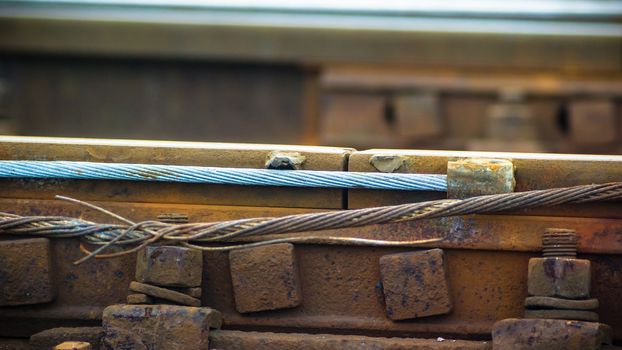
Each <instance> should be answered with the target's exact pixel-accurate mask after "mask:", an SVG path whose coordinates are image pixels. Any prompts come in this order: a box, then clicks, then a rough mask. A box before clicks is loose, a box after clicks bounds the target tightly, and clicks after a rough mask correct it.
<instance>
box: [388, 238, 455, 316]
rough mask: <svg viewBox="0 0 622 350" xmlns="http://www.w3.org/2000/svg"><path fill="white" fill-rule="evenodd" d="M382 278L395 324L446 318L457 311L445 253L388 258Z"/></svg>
mask: <svg viewBox="0 0 622 350" xmlns="http://www.w3.org/2000/svg"><path fill="white" fill-rule="evenodd" d="M380 275H381V279H382V289H383V292H384V300H385V304H386V305H385V306H386V312H387V316H388V317H389V318H390V319H392V320H405V319H410V318H418V317H426V316H433V315H442V314H446V313H449V312H450V311H451V309H452V307H453V303H452V300H451V295H450V291H449V283H448V281H447V270H446V269H445V255H444V253H443V250H442V249H430V250H425V251H419V252H409V253H399V254H391V255H385V256H383V257H381V258H380Z"/></svg>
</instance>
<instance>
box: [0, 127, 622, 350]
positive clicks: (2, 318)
mask: <svg viewBox="0 0 622 350" xmlns="http://www.w3.org/2000/svg"><path fill="white" fill-rule="evenodd" d="M0 141H1V142H0V158H1V159H46V160H51V159H54V160H86V161H108V162H137V163H140V162H143V163H162V164H188V165H205V166H228V167H235V166H240V167H255V168H263V167H265V164H266V159H268V158H269V157H270V154H271V153H272V152H273V151H277V150H278V151H289V152H298V153H300V154H303V155H304V156H305V158H306V160H305V162H304V163H302V168H304V169H308V170H345V169H350V170H351V171H378V170H377V169H376V168H375V167H374V166H373V165H372V164H371V163H370V160H371V157H373V156H374V155H378V154H380V155H383V156H390V157H393V156H399V157H402V160H403V162H400V163H399V166H398V167H396V168H395V169H392V170H394V171H399V172H413V173H445V172H446V170H447V161H448V160H456V159H462V158H468V157H481V156H486V157H494V158H501V159H510V160H512V162H513V163H514V165H515V166H516V191H525V190H531V189H542V188H549V187H563V186H571V185H580V184H589V183H600V182H611V181H615V180H619V179H620V178H622V157H615V156H606V157H605V156H602V157H600V156H563V155H532V154H485V155H482V154H473V153H465V152H462V153H453V152H421V151H390V150H370V151H363V152H354V151H352V150H349V149H335V148H306V147H290V146H263V145H262V146H254V145H224V144H218V145H213V144H196V143H192V144H186V143H150V142H122V141H102V140H97V141H90V140H56V139H20V138H7V139H4V140H2V139H0ZM0 186H2V187H1V188H2V189H3V190H2V191H1V192H0V211H7V212H12V213H19V214H20V215H61V216H69V217H79V218H83V219H87V220H92V221H97V222H110V221H111V219H110V218H109V217H107V216H105V215H104V214H102V213H100V212H96V211H93V210H91V209H88V208H84V207H79V206H75V205H72V204H68V203H67V202H61V201H58V200H54V199H53V196H54V195H55V194H63V195H69V196H73V197H76V198H79V199H83V200H88V201H91V202H93V203H95V204H97V205H100V206H102V207H104V208H106V209H108V210H111V211H113V212H116V213H120V214H123V215H124V216H126V217H129V218H131V219H133V220H151V219H155V218H157V217H158V216H160V215H162V214H170V213H179V214H183V215H186V216H187V217H188V220H189V221H190V222H199V221H219V220H226V219H234V218H248V217H258V216H281V215H286V214H293V213H303V212H311V211H318V210H327V209H342V208H361V207H368V206H376V205H385V204H395V203H403V202H413V201H422V200H427V199H432V198H439V197H442V196H443V195H444V194H438V193H421V192H397V191H367V190H349V191H347V192H346V191H341V190H317V189H283V188H278V189H277V188H261V187H250V188H244V189H243V190H240V189H239V188H237V187H236V188H233V187H232V186H230V187H226V186H214V185H187V184H164V183H132V182H121V181H120V182H114V181H98V182H96V181H53V180H50V181H42V180H28V181H24V180H1V181H0ZM346 203H347V206H344V205H345V204H346ZM619 209H620V204H619V203H607V204H601V203H599V204H589V205H588V204H586V205H572V206H564V207H558V208H541V209H532V210H524V211H520V212H513V213H503V214H502V215H472V216H465V217H454V218H441V219H431V220H423V221H419V222H405V223H396V224H387V225H382V226H378V225H376V226H367V227H362V228H356V229H340V230H328V231H325V232H321V233H320V234H325V235H343V236H355V237H362V238H381V239H405V238H406V237H408V239H417V238H430V237H436V236H438V235H442V234H447V235H448V236H447V237H448V238H447V239H446V240H445V241H443V242H440V243H433V244H429V245H428V246H427V247H425V248H420V249H411V248H380V247H361V246H358V247H351V246H325V245H303V244H300V245H284V246H270V247H268V248H269V249H271V250H270V251H269V253H268V254H257V253H256V252H255V253H253V252H249V253H245V252H244V251H239V252H236V253H235V254H230V253H227V252H212V253H204V254H203V274H202V282H201V285H200V288H201V290H202V293H201V295H200V300H201V305H202V306H207V307H210V308H213V309H216V310H218V311H220V312H221V313H222V321H223V325H222V328H223V330H222V331H213V332H212V333H211V335H210V337H212V338H213V339H214V340H213V342H214V344H258V343H259V342H261V341H262V340H261V339H263V338H265V337H269V338H270V339H273V340H274V341H275V342H276V343H275V344H288V345H283V348H287V347H288V346H289V347H291V348H294V347H297V345H296V344H302V343H305V344H318V345H317V346H318V347H319V346H326V347H325V348H327V349H330V348H331V347H330V346H329V345H325V344H329V343H331V342H333V340H332V339H333V336H326V337H323V338H322V337H316V336H312V335H304V334H302V335H300V336H294V335H291V336H284V335H274V336H270V335H269V333H264V332H267V331H271V332H295V333H320V334H333V335H335V334H337V335H338V334H350V335H349V336H348V337H350V338H348V337H346V336H339V337H340V338H343V339H350V340H351V341H352V343H351V344H358V343H357V342H361V341H363V342H365V341H368V340H369V341H371V340H370V339H364V338H361V337H360V336H362V335H365V336H371V337H380V336H382V337H387V336H396V337H424V338H432V339H437V338H439V337H441V339H445V338H446V339H449V338H458V339H465V340H469V339H470V340H477V339H479V340H489V339H490V338H491V331H492V329H493V325H494V323H495V322H497V321H499V320H503V319H508V318H521V317H523V313H524V302H525V298H526V297H527V296H528V295H527V270H528V262H529V259H530V258H534V257H538V256H540V255H541V254H540V250H541V235H542V233H543V232H544V231H545V230H546V229H547V228H549V227H564V228H569V229H574V230H576V232H577V235H578V253H579V254H578V257H579V258H581V259H589V260H590V261H591V276H592V278H591V296H592V297H593V298H597V299H598V300H599V307H598V309H597V310H596V312H597V313H598V315H599V317H600V322H602V323H605V324H608V325H609V326H611V328H612V330H613V334H614V338H615V339H617V340H620V339H622V338H616V337H620V336H622V303H620V302H619V293H620V291H621V290H622V274H621V273H620V271H622V258H621V257H620V254H621V253H622V239H621V237H622V217H621V216H620V210H619ZM8 241H11V242H15V241H14V237H3V241H2V242H0V244H9V243H8ZM17 243H19V241H17ZM11 244H16V243H11ZM23 244H26V243H23ZM0 248H1V246H0ZM428 248H440V249H442V255H434V256H426V255H423V256H418V255H413V254H416V252H420V251H425V250H426V249H428ZM41 249H43V250H44V253H46V254H49V256H50V257H51V259H50V261H49V265H48V266H47V267H46V268H47V270H46V271H47V272H46V271H43V272H46V273H47V274H48V275H49V276H52V280H53V282H54V283H52V284H50V285H49V286H46V285H40V284H38V282H37V283H33V288H35V287H36V288H39V289H38V290H39V291H40V290H43V291H47V292H48V295H52V300H51V301H49V302H45V301H44V300H42V299H37V300H35V299H34V294H33V299H32V300H30V302H27V303H26V304H24V303H22V304H21V305H19V306H16V305H13V306H8V305H7V306H3V307H0V337H29V336H31V335H33V334H34V333H36V332H40V331H43V330H46V329H49V328H53V327H61V326H99V325H101V322H102V320H101V317H102V312H103V310H104V308H105V307H107V306H109V305H113V304H119V303H125V302H126V298H127V296H128V287H129V285H130V282H132V281H134V280H136V276H135V272H136V256H134V255H131V256H124V257H120V258H116V259H96V260H91V261H88V262H86V263H84V264H81V265H77V266H76V265H73V264H72V262H73V261H75V260H77V259H79V258H80V257H82V253H81V252H80V251H79V242H78V241H77V240H75V239H59V240H51V241H49V245H48V246H47V247H46V248H41ZM11 251H13V252H14V254H15V255H16V256H18V257H19V256H20V253H19V252H17V251H16V250H15V249H11ZM236 256H237V257H236ZM272 256H280V258H279V259H280V260H279V264H278V266H279V267H280V268H279V269H261V268H260V267H258V266H260V265H261V264H262V263H263V262H264V260H265V259H268V260H270V257H272ZM240 261H242V262H243V263H242V264H240ZM245 261H253V264H254V265H252V264H249V263H245ZM383 261H384V262H385V263H384V264H383ZM269 262H270V261H268V262H266V263H269ZM387 264H388V265H387ZM275 266H276V265H275ZM383 266H384V267H383ZM410 266H416V269H417V271H426V273H424V274H423V275H421V276H420V277H417V278H420V283H422V284H423V285H424V286H425V285H426V283H427V284H430V283H434V285H438V283H439V282H438V281H440V282H441V284H443V283H445V284H446V288H433V289H426V288H424V289H423V290H424V291H425V293H424V297H425V298H427V299H425V300H424V302H423V303H418V302H412V299H409V298H410V297H409V296H408V293H407V292H408V291H406V290H399V284H396V285H395V286H394V287H392V288H391V289H390V288H389V285H390V284H391V283H392V282H396V281H399V280H400V279H404V281H409V280H408V279H407V277H404V276H405V275H404V274H405V273H406V274H407V273H409V271H411V270H410V269H411V268H410ZM0 269H2V267H0ZM275 271H277V272H275ZM39 272H41V271H39ZM271 272H272V273H271ZM275 273H276V275H275ZM244 274H248V275H249V276H262V275H261V274H264V275H263V277H262V278H253V279H250V280H240V279H239V277H240V276H244ZM232 276H234V277H235V278H234V277H232ZM415 277H416V276H415ZM415 277H413V278H415ZM405 278H406V279H405ZM406 285H408V284H406ZM283 286H285V287H286V288H283ZM248 289H251V290H255V291H257V293H248V292H247V290H248ZM389 290H391V291H392V292H393V293H394V294H393V295H390V293H389ZM395 293H397V294H398V295H406V297H405V298H406V299H405V300H404V301H403V302H402V301H400V300H399V299H395ZM400 293H402V294H400ZM418 300H419V299H418ZM419 301H420V300H419ZM426 303H427V305H426ZM400 308H404V309H400ZM397 315H400V316H397ZM402 318H404V319H402ZM236 331H260V332H262V333H257V334H255V333H243V334H238V333H236ZM267 334H268V335H267ZM238 335H239V336H238ZM383 339H386V338H383ZM374 341H375V340H374ZM227 342H231V343H227ZM279 342H282V343H279ZM372 342H373V341H372ZM395 342H396V344H398V343H400V342H401V340H395ZM476 343H477V344H480V342H476ZM387 344H388V343H387ZM404 344H406V345H403V346H404V348H406V347H407V346H409V345H408V344H409V343H404ZM430 344H435V345H434V346H431V345H430ZM469 344H470V345H465V347H462V348H465V349H470V348H473V349H476V348H477V349H479V348H482V349H484V348H489V346H490V344H488V345H484V347H477V346H480V345H481V344H480V345H477V344H475V343H469ZM423 345H426V346H428V347H425V346H423ZM429 345H430V346H429ZM240 346H242V345H240ZM400 346H402V345H395V346H393V347H390V346H388V345H387V348H395V349H399V348H401V347H400ZM442 346H445V347H442ZM450 346H451V343H450V342H445V341H438V342H435V343H429V344H428V343H423V344H422V347H421V348H426V349H427V348H430V349H437V348H438V349H445V348H447V349H454V348H461V347H450ZM469 346H473V347H469ZM486 346H488V347H486ZM309 348H312V347H309ZM351 348H356V347H355V346H354V345H352V346H351Z"/></svg>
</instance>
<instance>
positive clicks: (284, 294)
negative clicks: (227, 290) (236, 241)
mask: <svg viewBox="0 0 622 350" xmlns="http://www.w3.org/2000/svg"><path fill="white" fill-rule="evenodd" d="M296 260H297V259H296V254H295V251H294V245H293V244H290V243H282V244H272V245H268V246H264V247H256V248H247V249H240V250H235V251H232V252H230V253H229V265H230V267H231V281H232V285H233V292H234V296H235V307H236V310H237V311H238V312H240V313H247V312H258V311H265V310H278V309H287V308H292V307H296V306H298V305H300V303H301V302H302V293H301V290H300V284H301V282H300V276H299V274H298V262H297V261H296Z"/></svg>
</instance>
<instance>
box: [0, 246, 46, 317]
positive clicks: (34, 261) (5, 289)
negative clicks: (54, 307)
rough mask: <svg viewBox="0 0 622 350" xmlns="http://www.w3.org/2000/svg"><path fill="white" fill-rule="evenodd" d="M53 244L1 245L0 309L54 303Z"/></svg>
mask: <svg viewBox="0 0 622 350" xmlns="http://www.w3.org/2000/svg"><path fill="white" fill-rule="evenodd" d="M51 260H52V257H51V254H50V241H49V240H48V239H47V238H28V239H18V240H1V241H0V306H14V305H29V304H41V303H47V302H50V301H52V300H53V299H54V297H55V295H56V289H55V286H54V271H53V269H52V266H51V265H52V261H51Z"/></svg>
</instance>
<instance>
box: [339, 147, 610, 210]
mask: <svg viewBox="0 0 622 350" xmlns="http://www.w3.org/2000/svg"><path fill="white" fill-rule="evenodd" d="M382 154H391V155H399V156H402V157H404V158H405V165H404V166H402V167H401V168H400V169H399V170H398V171H399V172H404V173H423V174H445V173H447V162H448V161H450V160H457V159H463V158H470V157H475V158H500V159H509V160H511V161H512V163H514V166H515V167H516V171H515V179H516V187H515V191H517V192H521V191H527V190H536V189H546V188H554V187H565V186H574V185H584V184H591V183H606V182H614V181H618V180H619V179H620V178H622V157H621V156H582V155H564V154H531V153H495V152H452V151H417V150H381V149H378V150H374V149H372V150H366V151H359V152H354V153H352V154H351V155H350V157H349V162H348V170H349V171H370V172H374V171H377V170H376V169H375V168H374V167H373V166H372V165H371V164H370V160H371V159H372V157H374V156H376V155H382ZM444 196H445V194H442V193H431V192H405V191H382V192H378V191H369V190H350V191H348V206H349V208H362V207H370V206H381V205H391V204H398V203H408V202H413V201H424V200H431V199H439V198H443V197H444ZM619 209H620V205H619V204H614V203H606V204H603V203H599V204H593V205H581V206H567V207H564V208H547V209H530V210H525V211H523V212H521V214H531V215H556V216H583V217H617V218H619V217H620V210H619Z"/></svg>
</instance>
